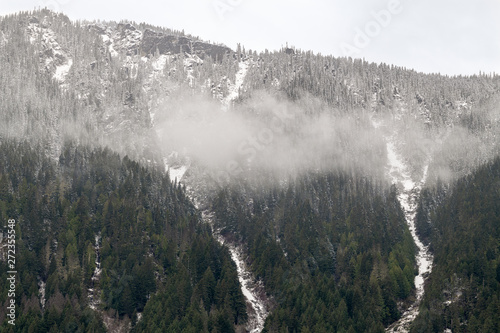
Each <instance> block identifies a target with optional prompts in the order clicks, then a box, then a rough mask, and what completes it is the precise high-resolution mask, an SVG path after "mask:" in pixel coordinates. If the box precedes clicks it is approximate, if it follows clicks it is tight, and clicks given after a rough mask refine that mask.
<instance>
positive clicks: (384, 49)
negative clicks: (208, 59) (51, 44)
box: [0, 0, 500, 75]
mask: <svg viewBox="0 0 500 333" xmlns="http://www.w3.org/2000/svg"><path fill="white" fill-rule="evenodd" d="M35 7H48V8H51V9H54V10H57V11H60V12H63V13H65V14H67V15H68V16H69V17H70V18H71V19H89V20H93V19H101V20H117V21H119V20H122V19H126V20H131V21H136V22H147V23H150V24H153V25H159V26H164V27H168V28H173V29H177V30H182V29H184V31H185V32H186V33H189V34H192V35H195V36H199V37H201V38H202V39H204V40H211V41H216V42H219V43H223V44H226V45H227V46H229V47H231V48H233V49H234V48H236V43H238V42H239V43H241V44H242V45H243V46H245V47H246V48H247V49H252V50H257V51H263V50H264V49H269V50H276V49H279V48H280V47H281V46H284V45H286V43H288V45H290V46H295V47H297V48H300V49H303V50H312V51H314V52H315V53H322V54H332V55H334V56H352V57H356V58H363V57H364V58H365V60H367V61H374V62H377V63H378V62H385V63H389V64H394V65H398V66H404V67H407V68H413V69H415V70H417V71H422V72H427V73H438V72H439V73H441V74H448V75H458V74H475V73H478V72H479V71H483V72H486V73H490V72H493V71H494V72H496V73H500V0H418V1H417V0H358V1H353V0H308V1H304V0H286V1H284V0H283V1H282V0H279V1H274V0H176V1H172V0H140V1H139V0H120V1H118V0H99V1H98V0H85V1H83V0H0V14H6V13H12V12H16V11H19V10H31V9H33V8H35Z"/></svg>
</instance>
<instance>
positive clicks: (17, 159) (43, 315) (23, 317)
mask: <svg viewBox="0 0 500 333" xmlns="http://www.w3.org/2000/svg"><path fill="white" fill-rule="evenodd" d="M0 216H1V217H2V220H3V221H6V220H7V219H8V218H14V219H16V221H17V223H18V224H17V229H16V231H17V232H16V235H17V241H16V245H17V257H16V259H17V262H16V269H17V271H18V272H19V273H18V285H17V290H16V295H17V296H16V302H17V305H18V306H19V308H18V310H17V311H18V314H19V315H18V318H17V321H16V331H24V330H27V329H28V328H29V330H30V331H33V332H36V331H39V332H46V331H51V330H52V331H54V330H55V331H57V332H63V331H80V332H84V331H85V332H102V331H105V328H104V325H103V319H102V316H103V315H104V316H106V315H107V313H108V312H109V313H111V312H113V313H116V314H117V316H118V318H126V317H128V318H131V319H134V318H135V317H136V314H137V313H140V312H143V311H144V315H143V317H142V319H141V321H140V322H139V324H138V325H137V327H136V328H135V331H137V332H139V331H146V332H150V331H151V330H150V328H152V327H157V328H158V327H161V328H162V330H163V328H169V329H171V330H172V331H177V328H178V327H183V329H186V330H187V331H195V332H199V331H202V330H203V329H205V330H206V329H208V328H210V327H211V326H210V325H212V326H214V325H215V326H217V325H219V326H221V327H229V328H230V329H234V328H233V326H234V325H237V324H242V323H244V322H245V321H246V319H247V315H246V305H245V302H244V298H243V295H242V293H241V290H240V286H239V282H238V278H237V275H236V267H235V266H234V264H233V263H232V261H231V259H230V255H229V253H228V252H227V250H224V249H223V248H222V247H221V246H220V245H219V244H218V243H217V242H216V241H215V240H214V239H213V238H212V237H211V234H210V233H209V229H208V227H207V226H204V225H201V224H199V217H198V215H197V211H196V210H195V209H194V207H193V206H192V204H191V203H190V202H189V200H188V199H187V198H186V196H185V194H184V190H183V188H181V187H180V186H174V185H173V184H172V183H171V182H170V180H169V179H168V177H167V176H165V175H164V174H163V173H162V172H161V171H160V170H155V169H147V168H145V167H143V166H140V165H139V164H138V163H136V162H134V161H131V160H130V159H128V158H127V157H125V158H123V159H121V158H120V157H119V156H118V155H117V154H115V153H112V152H111V151H109V150H107V149H104V150H100V149H99V150H91V149H89V148H86V147H83V146H77V145H73V144H71V143H68V144H66V145H65V146H64V147H63V150H62V153H61V157H60V159H59V163H58V164H57V165H56V164H54V163H52V162H51V161H49V160H47V159H45V158H44V157H42V156H41V155H40V153H39V151H38V152H37V149H31V148H30V146H29V145H28V144H25V143H15V142H0ZM4 231H5V230H4ZM96 235H98V240H99V241H98V245H99V252H98V253H97V252H96V249H95V248H94V246H95V243H96V240H95V238H96ZM97 255H99V261H100V263H101V269H102V272H101V274H100V276H99V277H97V280H96V279H95V278H96V277H95V276H93V274H94V270H95V268H96V258H97ZM7 271H8V268H7V265H6V263H5V262H0V276H1V277H2V281H1V282H0V289H1V290H6V288H7V287H6V283H7V282H6V277H7V275H6V272H7ZM40 281H42V282H44V283H46V289H45V292H46V294H45V299H46V300H47V301H46V303H45V306H44V308H42V306H41V304H40V300H39V295H38V293H39V287H38V284H39V283H40ZM89 288H93V289H94V290H95V292H94V293H95V295H94V296H95V297H97V298H98V299H100V302H99V303H98V304H97V307H98V309H97V311H94V310H92V309H90V308H89V300H88V293H89V292H88V290H89ZM0 297H1V298H0V303H2V304H4V302H5V301H6V294H5V293H2V294H1V296H0ZM153 309H154V310H153ZM166 314H171V315H166ZM4 318H5V307H4V306H2V308H1V309H0V319H1V320H2V323H3V324H2V325H3V326H2V330H3V329H7V327H8V326H7V322H6V321H4V320H3V319H4ZM179 325H181V326H179ZM215 326H214V327H215ZM217 327H218V326H217ZM210 331H211V330H210Z"/></svg>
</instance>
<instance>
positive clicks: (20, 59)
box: [0, 9, 500, 333]
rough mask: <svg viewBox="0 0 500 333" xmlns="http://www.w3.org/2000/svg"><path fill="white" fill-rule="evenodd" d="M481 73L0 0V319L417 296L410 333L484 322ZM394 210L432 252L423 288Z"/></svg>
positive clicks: (211, 322)
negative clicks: (12, 270) (1, 12)
mask: <svg viewBox="0 0 500 333" xmlns="http://www.w3.org/2000/svg"><path fill="white" fill-rule="evenodd" d="M214 37H215V38H216V36H214ZM499 92H500V76H498V75H495V74H486V73H480V74H479V75H473V76H457V77H448V76H443V75H439V74H424V73H418V72H416V71H414V70H411V69H406V68H401V67H395V66H392V65H390V64H383V63H382V64H375V63H369V62H366V61H364V60H360V59H352V58H345V57H334V56H328V55H321V54H315V53H314V52H312V51H302V50H300V49H296V48H289V47H285V48H282V49H279V50H276V51H268V50H265V51H263V52H259V53H258V52H255V51H252V50H248V49H245V47H244V46H243V45H237V47H236V49H235V50H232V49H230V48H229V47H227V46H224V45H222V44H217V43H211V42H208V41H203V40H201V39H199V38H197V37H194V36H191V35H189V34H187V33H184V31H175V30H171V29H167V28H163V27H155V26H151V25H148V24H146V23H140V24H138V23H135V22H130V21H122V22H102V21H92V22H90V21H71V20H69V19H68V17H66V16H65V15H64V14H60V13H54V12H52V11H50V10H46V9H42V10H35V11H32V12H23V13H17V14H12V15H7V16H3V17H0V217H1V219H2V224H0V228H2V229H1V230H2V231H3V233H2V234H0V235H3V236H4V237H3V238H2V239H1V241H0V243H1V247H0V306H1V307H0V322H1V326H0V330H1V331H2V332H3V331H5V332H17V331H23V332H24V331H27V332H47V331H49V332H65V331H68V332H78V331H80V332H84V331H85V332H87V331H88V332H104V331H109V332H211V333H212V332H246V331H251V332H252V333H254V332H260V331H263V332H383V331H384V330H385V329H387V328H388V327H389V326H390V325H391V324H393V323H395V322H397V321H399V319H401V318H402V316H403V317H404V314H405V313H406V314H408V312H409V311H408V309H413V310H414V311H416V312H412V313H414V314H415V315H416V314H417V313H418V309H419V308H420V314H419V316H418V317H417V320H416V321H415V322H414V323H413V326H412V330H413V331H415V332H443V331H444V330H445V329H452V330H453V331H454V332H455V331H457V332H459V331H463V332H469V331H474V332H476V331H477V332H496V331H498V325H499V323H498V320H497V318H498V315H497V314H498V312H499V311H500V309H499V308H498V307H499V305H498V304H499V301H498V298H499V296H500V295H498V290H499V289H498V287H499V268H498V267H500V266H499V248H498V228H499V223H498V219H499V207H498V202H500V200H499V198H498V196H499V195H500V192H498V188H499V187H500V183H499V181H500V180H499V179H500V176H499V172H498V171H499V170H500V167H499V164H500V162H499V160H498V155H499V154H500V136H499V135H498V133H500V107H499V101H500V93H499ZM492 161H493V162H492ZM9 219H15V220H16V221H17V223H16V228H15V231H16V246H17V253H16V270H17V272H18V275H17V277H18V281H17V282H18V283H17V284H16V298H15V302H16V305H17V308H16V311H17V315H18V318H17V321H16V326H15V327H12V326H11V325H9V324H8V323H7V322H6V321H5V320H4V319H5V318H6V317H5V315H6V311H7V310H6V306H7V303H6V302H8V298H7V295H6V294H5V292H4V291H6V290H7V289H8V286H7V284H8V281H7V280H6V278H7V273H6V272H7V271H9V269H8V266H7V261H6V258H7V257H6V256H7V249H8V247H7V235H8V230H7V229H8V227H7V226H6V224H5V222H4V221H8V220H9ZM413 223H414V224H415V225H416V229H417V232H418V235H419V236H420V239H421V240H422V242H423V243H424V244H425V245H426V246H428V247H429V253H433V254H434V256H435V257H434V266H433V267H434V269H433V270H432V273H431V274H430V277H429V278H428V280H425V281H424V279H427V276H424V277H422V280H421V281H422V283H421V284H420V286H421V289H424V288H423V287H422V286H425V290H421V291H422V293H424V295H425V296H423V297H422V294H420V296H419V295H418V292H417V289H418V288H416V283H415V276H417V277H418V276H419V275H418V272H419V269H420V268H421V262H419V260H418V259H419V258H418V257H417V258H416V255H417V256H418V254H419V249H418V246H416V245H415V243H416V242H415V241H416V240H418V238H415V237H416V234H415V230H414V229H413ZM431 259H432V256H431ZM430 261H432V260H430ZM235 263H236V265H235ZM431 264H432V263H431ZM420 272H422V271H420ZM425 275H427V274H425ZM242 281H246V282H248V281H250V285H257V286H258V288H254V289H252V288H250V289H252V290H249V289H248V288H247V289H245V288H243V289H242V287H244V286H243V283H242ZM424 282H425V283H424ZM242 290H243V291H242ZM248 293H253V295H251V296H252V297H253V298H254V299H258V300H257V301H256V302H257V303H259V302H260V304H257V305H258V306H259V307H260V309H261V310H262V311H261V313H258V315H256V313H257V311H256V307H255V306H256V305H255V304H253V303H252V302H251V301H250V298H249V295H248ZM419 306H420V307H419ZM410 312H411V311H410ZM259 316H260V317H259ZM410 317H411V314H410ZM410 319H411V318H410ZM411 320H413V319H411Z"/></svg>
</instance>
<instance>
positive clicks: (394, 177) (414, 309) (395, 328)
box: [385, 135, 433, 332]
mask: <svg viewBox="0 0 500 333" xmlns="http://www.w3.org/2000/svg"><path fill="white" fill-rule="evenodd" d="M385 139H386V144H387V158H388V176H389V178H390V180H391V182H392V183H393V184H394V185H396V187H397V190H398V199H399V202H400V204H401V206H402V208H403V210H404V213H405V219H406V223H407V224H408V227H409V229H410V232H411V236H412V237H413V241H414V242H415V245H416V246H417V247H418V252H417V257H416V261H417V266H418V275H417V276H416V277H415V288H416V299H415V302H414V303H413V304H411V306H410V307H409V308H408V309H407V310H406V311H405V312H404V313H403V315H402V316H401V318H400V319H399V320H398V321H397V322H395V323H393V324H392V325H391V326H389V327H388V328H387V330H386V331H387V332H409V330H410V326H411V323H412V322H413V320H414V319H415V318H416V317H417V315H418V313H419V305H420V302H421V300H422V297H423V295H424V283H425V279H426V278H427V276H428V275H429V273H430V272H431V270H432V261H433V256H432V254H431V253H430V252H429V248H428V247H427V246H425V245H424V244H423V243H422V242H421V241H420V239H419V237H418V236H417V232H416V229H415V216H416V209H417V203H418V198H419V196H420V192H421V190H422V185H423V184H424V183H425V180H426V178H427V169H428V164H426V165H424V166H423V170H422V171H423V176H422V178H421V179H420V180H417V181H415V180H413V179H412V176H411V173H410V171H409V167H408V165H407V164H406V163H405V162H404V161H403V159H402V158H401V156H400V155H399V154H398V152H397V149H396V143H397V140H396V138H395V136H394V135H392V136H390V137H386V138H385Z"/></svg>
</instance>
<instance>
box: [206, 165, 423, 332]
mask: <svg viewBox="0 0 500 333" xmlns="http://www.w3.org/2000/svg"><path fill="white" fill-rule="evenodd" d="M241 186H242V187H233V188H231V187H229V188H225V189H223V190H221V191H220V192H219V193H218V195H217V196H216V197H215V199H214V200H213V203H212V208H213V211H214V212H215V216H216V223H215V225H216V227H217V228H220V233H221V234H222V235H225V236H226V237H227V238H228V239H234V241H235V242H240V243H243V244H245V245H244V246H245V248H246V249H247V252H248V256H249V258H248V261H249V262H250V263H251V267H252V270H253V271H254V272H255V274H256V276H257V277H258V278H260V279H262V280H263V281H265V286H266V290H267V291H268V292H269V293H270V294H273V295H275V300H276V302H277V304H276V307H275V309H274V310H273V312H272V313H271V315H270V316H269V318H268V320H267V321H266V327H265V329H264V331H265V332H279V331H282V330H285V331H289V332H383V331H384V326H386V325H388V324H390V323H392V322H393V321H394V320H396V319H397V318H398V317H399V316H400V311H401V304H403V303H404V301H405V300H407V299H408V298H410V297H411V296H412V289H413V288H414V286H413V278H414V275H415V274H416V272H415V269H414V265H415V261H414V260H415V249H414V244H413V241H412V239H411V236H410V233H409V231H408V227H407V226H406V224H405V223H404V217H403V212H402V211H401V208H400V206H399V202H398V201H397V199H396V194H395V188H392V189H391V190H389V189H388V188H387V187H386V185H385V184H381V183H375V182H373V181H371V180H368V179H366V178H365V177H362V176H360V175H356V174H353V175H346V174H343V173H321V174H311V175H306V176H303V177H300V178H299V179H296V180H293V181H290V183H289V184H288V185H286V186H284V187H281V188H280V187H278V188H270V189H267V190H258V189H257V190H254V191H252V190H250V189H249V188H248V187H245V186H244V185H241ZM242 193H245V195H242ZM248 202H250V204H248ZM398 304H399V306H398Z"/></svg>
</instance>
